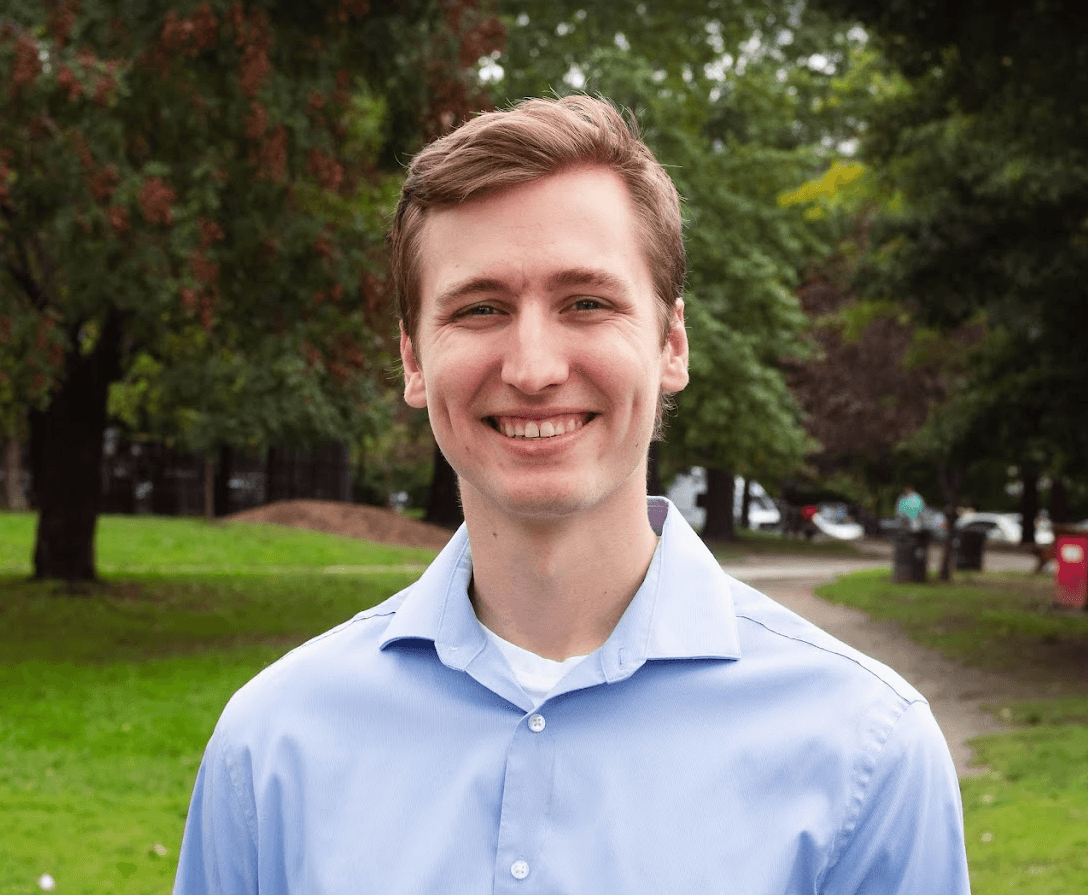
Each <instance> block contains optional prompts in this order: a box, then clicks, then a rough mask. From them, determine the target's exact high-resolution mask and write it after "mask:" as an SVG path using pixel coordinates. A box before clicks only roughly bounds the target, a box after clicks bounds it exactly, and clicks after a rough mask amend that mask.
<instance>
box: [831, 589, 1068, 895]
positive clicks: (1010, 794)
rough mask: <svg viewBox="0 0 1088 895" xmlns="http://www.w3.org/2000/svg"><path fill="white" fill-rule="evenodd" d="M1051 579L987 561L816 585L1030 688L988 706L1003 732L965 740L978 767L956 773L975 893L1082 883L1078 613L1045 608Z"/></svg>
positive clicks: (1054, 894)
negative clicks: (990, 566) (946, 575)
mask: <svg viewBox="0 0 1088 895" xmlns="http://www.w3.org/2000/svg"><path fill="white" fill-rule="evenodd" d="M1053 586H1054V585H1053V578H1052V577H1051V576H1048V575H1044V576H1033V575H1030V574H1027V573H989V572H985V573H970V574H960V575H958V576H957V581H956V582H955V583H953V584H950V585H948V584H938V583H936V582H928V583H925V584H897V583H894V582H892V581H890V580H889V576H888V572H887V570H880V571H878V572H859V573H856V574H852V575H848V576H845V577H843V578H841V579H839V580H838V581H837V582H835V583H833V584H829V585H825V586H824V587H822V588H820V590H819V591H818V593H819V594H820V595H821V596H823V597H825V598H827V599H830V600H832V601H834V602H837V603H842V604H844V605H848V606H853V607H855V608H858V609H862V610H864V611H865V612H866V613H868V614H869V615H870V616H872V617H874V618H879V619H887V620H892V621H895V622H897V623H899V624H900V625H901V626H902V627H903V628H904V630H905V631H906V632H907V633H908V634H909V635H910V636H911V637H912V638H914V639H916V640H917V641H919V642H920V643H923V644H925V645H927V646H930V647H933V648H935V649H937V650H939V651H940V652H942V653H944V654H945V655H947V656H949V657H950V658H953V659H956V660H957V661H960V662H963V663H964V664H969V665H974V666H976V667H980V668H986V669H989V670H991V671H996V672H1000V673H1002V674H1005V675H1009V676H1012V677H1014V678H1015V679H1017V680H1018V681H1019V682H1020V683H1021V685H1023V686H1024V687H1026V688H1028V689H1030V690H1034V691H1035V692H1037V693H1039V694H1040V698H1037V699H1032V700H1028V701H1025V700H1022V701H1018V702H1009V703H1004V704H1001V705H996V706H994V710H995V711H996V712H997V713H998V714H999V716H1000V717H1001V718H1002V720H1004V721H1006V722H1007V723H1009V724H1012V725H1016V728H1015V730H1014V732H1012V733H1007V734H996V735H991V736H985V737H980V738H978V739H976V740H974V741H973V743H972V745H973V746H974V747H975V748H976V750H977V761H978V763H979V764H981V765H983V766H985V767H987V768H988V769H989V770H988V771H987V772H986V773H984V774H982V775H981V776H977V777H971V778H968V779H966V780H963V781H962V782H961V790H962V792H963V803H964V822H965V828H966V834H967V854H968V859H969V862H970V867H971V885H972V891H973V893H974V895H1004V893H1010V895H1011V893H1017V895H1074V893H1077V895H1080V893H1084V892H1088V613H1085V612H1070V611H1069V610H1064V609H1055V608H1054V607H1053V605H1052V602H1053ZM1044 694H1045V696H1044Z"/></svg>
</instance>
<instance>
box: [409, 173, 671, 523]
mask: <svg viewBox="0 0 1088 895" xmlns="http://www.w3.org/2000/svg"><path fill="white" fill-rule="evenodd" d="M420 256H421V259H422V263H421V265H420V274H421V276H420V285H421V303H420V313H419V325H418V333H417V338H416V341H415V344H413V343H412V341H411V339H409V338H408V337H407V336H406V335H405V334H403V333H402V336H401V356H402V359H403V361H404V372H405V390H404V394H405V400H406V401H407V402H408V403H409V404H410V405H412V406H413V407H426V408H427V411H428V414H429V416H430V421H431V428H432V429H433V430H434V435H435V438H436V439H437V441H438V444H439V446H440V447H441V449H442V452H443V453H444V454H445V455H446V458H447V459H448V460H449V461H450V465H451V466H453V468H454V470H456V472H457V474H458V476H459V478H460V482H461V490H462V498H463V500H464V501H465V504H466V507H467V506H468V505H469V504H470V503H473V504H474V505H481V506H488V507H490V509H491V510H492V511H497V512H499V513H502V514H507V515H513V516H521V517H556V516H563V515H567V514H570V513H576V512H579V511H584V510H587V509H590V508H593V507H596V506H600V505H602V504H605V503H608V502H610V501H612V502H614V501H618V500H628V501H631V500H638V501H641V500H642V497H643V496H644V494H645V480H646V453H647V450H648V448H649V443H650V437H651V434H652V431H653V427H654V417H655V413H656V411H657V406H658V398H659V395H660V393H661V392H662V391H668V392H675V391H679V390H680V389H682V388H683V387H684V385H686V384H687V337H686V334H685V332H684V326H683V305H682V303H678V305H677V308H676V310H675V312H674V313H673V315H672V319H671V325H670V328H669V330H668V333H667V335H666V338H665V341H664V345H662V331H661V322H660V316H659V311H658V305H657V299H656V298H655V296H654V292H653V287H652V279H651V276H650V270H649V265H648V263H647V261H646V258H645V254H644V252H643V250H642V247H641V245H640V240H639V237H638V230H637V219H636V217H635V212H634V209H633V207H632V204H631V200H630V197H629V196H628V193H627V189H626V187H625V186H624V184H623V181H622V180H621V179H620V178H619V176H618V175H616V174H615V173H614V172H612V171H610V170H608V169H605V168H599V167H586V168H579V169H575V170H572V171H569V172H565V173H561V174H557V175H553V176H550V177H546V178H544V179H541V180H538V181H536V182H533V183H530V184H525V185H522V186H518V187H515V188H513V189H510V190H507V191H505V192H502V193H499V194H497V195H495V196H491V197H487V198H483V199H477V200H474V201H472V202H469V203H466V204H464V205H460V206H456V207H453V208H446V209H441V210H437V211H434V212H431V213H430V216H429V218H428V220H427V223H426V224H425V227H424V231H423V240H422V250H421V253H420Z"/></svg>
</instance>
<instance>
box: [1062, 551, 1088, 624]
mask: <svg viewBox="0 0 1088 895" xmlns="http://www.w3.org/2000/svg"><path fill="white" fill-rule="evenodd" d="M1054 559H1055V561H1056V562H1057V566H1058V568H1057V571H1056V572H1055V573H1054V600H1055V602H1056V603H1057V604H1058V605H1059V606H1065V607H1068V608H1069V609H1084V608H1085V605H1086V604H1088V536H1083V535H1080V536H1078V535H1062V536H1061V537H1059V538H1058V539H1057V540H1056V541H1055V542H1054Z"/></svg>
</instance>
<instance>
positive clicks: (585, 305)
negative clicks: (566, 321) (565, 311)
mask: <svg viewBox="0 0 1088 895" xmlns="http://www.w3.org/2000/svg"><path fill="white" fill-rule="evenodd" d="M601 307H603V305H601V303H600V302H599V301H598V300H597V299H595V298H579V299H578V300H577V301H576V302H574V304H572V305H571V309H572V310H575V311H596V310H597V309H598V308H601Z"/></svg>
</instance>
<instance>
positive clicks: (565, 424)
mask: <svg viewBox="0 0 1088 895" xmlns="http://www.w3.org/2000/svg"><path fill="white" fill-rule="evenodd" d="M495 425H496V428H497V429H498V430H499V431H500V432H502V434H503V435H505V436H506V437H507V438H554V437H555V436H556V435H565V434H566V433H567V432H574V431H575V430H577V429H581V428H582V426H584V425H585V420H584V419H581V418H580V417H578V416H568V417H555V418H554V419H550V420H543V421H540V420H518V419H515V420H510V419H502V418H498V419H496V422H495Z"/></svg>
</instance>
